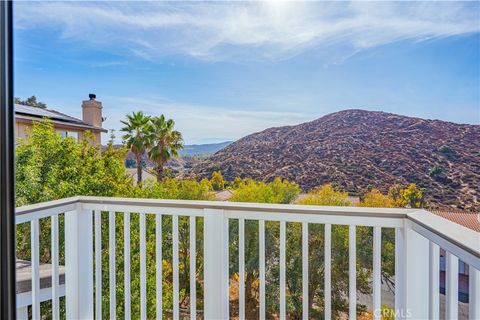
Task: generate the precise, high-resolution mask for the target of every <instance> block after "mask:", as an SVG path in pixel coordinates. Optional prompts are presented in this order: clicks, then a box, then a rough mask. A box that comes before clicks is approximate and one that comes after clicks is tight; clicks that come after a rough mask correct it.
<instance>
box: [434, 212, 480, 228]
mask: <svg viewBox="0 0 480 320" xmlns="http://www.w3.org/2000/svg"><path fill="white" fill-rule="evenodd" d="M429 211H430V212H432V213H434V214H436V215H437V216H440V217H443V218H445V219H448V220H450V221H453V222H455V223H458V224H459V225H462V226H464V227H467V228H469V229H472V230H474V231H477V232H480V213H479V212H471V211H461V210H429Z"/></svg>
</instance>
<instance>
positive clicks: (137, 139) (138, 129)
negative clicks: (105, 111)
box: [121, 111, 151, 186]
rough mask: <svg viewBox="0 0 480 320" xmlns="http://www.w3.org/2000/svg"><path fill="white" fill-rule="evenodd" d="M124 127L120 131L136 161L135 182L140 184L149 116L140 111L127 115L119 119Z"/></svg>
mask: <svg viewBox="0 0 480 320" xmlns="http://www.w3.org/2000/svg"><path fill="white" fill-rule="evenodd" d="M121 122H122V123H123V124H124V125H125V127H123V128H122V129H121V131H123V132H126V133H125V134H124V135H123V137H122V138H123V140H124V143H125V144H126V146H127V147H128V148H129V149H130V151H131V152H132V153H133V154H134V155H135V160H136V162H137V184H138V185H139V186H141V185H142V172H143V168H142V156H143V155H144V154H145V152H146V150H147V148H148V147H149V146H150V140H149V137H150V136H149V135H150V131H151V124H150V117H149V116H145V115H144V114H143V112H142V111H139V112H133V113H132V115H127V120H126V121H121Z"/></svg>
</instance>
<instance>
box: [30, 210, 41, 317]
mask: <svg viewBox="0 0 480 320" xmlns="http://www.w3.org/2000/svg"><path fill="white" fill-rule="evenodd" d="M30 229H31V230H30V232H31V233H30V241H31V258H30V259H31V260H32V261H31V264H32V319H40V270H39V250H40V249H39V241H40V239H39V233H40V230H39V229H40V227H39V221H38V219H34V220H32V222H30Z"/></svg>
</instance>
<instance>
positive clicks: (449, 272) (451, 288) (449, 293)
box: [445, 251, 458, 319]
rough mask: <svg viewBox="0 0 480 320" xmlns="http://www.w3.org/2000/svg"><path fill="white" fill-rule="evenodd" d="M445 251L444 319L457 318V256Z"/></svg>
mask: <svg viewBox="0 0 480 320" xmlns="http://www.w3.org/2000/svg"><path fill="white" fill-rule="evenodd" d="M445 252H446V255H447V256H446V275H445V295H446V303H445V311H446V316H445V317H446V319H458V258H457V257H456V256H454V255H453V254H451V253H450V252H448V251H445Z"/></svg>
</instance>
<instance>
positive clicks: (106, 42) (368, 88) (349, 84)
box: [14, 1, 480, 143]
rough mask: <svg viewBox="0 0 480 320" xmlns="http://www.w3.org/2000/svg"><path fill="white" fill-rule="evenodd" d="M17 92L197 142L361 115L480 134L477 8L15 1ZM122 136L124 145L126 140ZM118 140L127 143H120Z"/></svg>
mask: <svg viewBox="0 0 480 320" xmlns="http://www.w3.org/2000/svg"><path fill="white" fill-rule="evenodd" d="M14 10H15V13H14V17H15V93H16V96H18V97H21V98H26V97H27V96H30V95H32V94H35V95H36V96H37V97H38V98H39V99H40V100H41V101H43V102H46V103H47V104H48V105H49V106H50V107H51V108H54V109H57V110H59V111H63V112H65V113H68V114H71V115H75V116H78V117H80V115H81V108H80V104H81V100H84V99H86V98H87V96H88V93H96V94H97V97H98V99H99V100H101V101H102V102H103V104H104V115H105V116H106V117H107V121H106V122H105V123H104V127H106V128H109V129H117V130H118V129H119V128H120V120H122V119H123V118H124V117H125V115H126V114H127V113H130V112H132V111H136V110H143V111H144V112H145V113H147V114H152V115H159V114H161V113H164V114H165V115H166V116H168V117H171V118H173V119H174V120H175V121H176V123H177V127H178V129H179V130H181V131H182V132H183V133H184V137H185V140H186V142H187V143H209V142H219V141H225V140H235V139H238V138H240V137H242V136H244V135H247V134H249V133H253V132H256V131H260V130H263V129H266V128H268V127H272V126H281V125H291V124H297V123H301V122H304V121H309V120H313V119H316V118H318V117H321V116H323V115H325V114H328V113H331V112H335V111H339V110H343V109H351V108H361V109H367V110H381V111H387V112H393V113H398V114H403V115H409V116H418V117H422V118H429V119H441V120H447V121H453V122H458V123H472V124H480V23H479V21H480V20H479V19H480V2H403V3H402V2H339V3H338V2H337V3H333V2H286V1H269V2H261V3H258V2H248V3H243V2H229V3H226V2H208V3H201V2H139V1H135V2H133V1H132V2H71V1H70V2H17V3H16V4H15V9H14ZM117 135H118V136H120V134H117ZM118 140H120V138H118Z"/></svg>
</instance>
